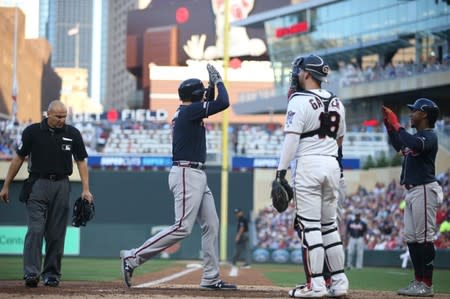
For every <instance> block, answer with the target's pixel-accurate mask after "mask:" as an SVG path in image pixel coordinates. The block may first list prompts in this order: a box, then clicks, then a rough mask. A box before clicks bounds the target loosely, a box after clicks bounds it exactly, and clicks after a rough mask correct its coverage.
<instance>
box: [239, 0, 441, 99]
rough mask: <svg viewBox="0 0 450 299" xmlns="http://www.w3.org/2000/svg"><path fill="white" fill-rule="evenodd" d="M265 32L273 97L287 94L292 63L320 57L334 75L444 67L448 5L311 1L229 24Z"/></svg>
mask: <svg viewBox="0 0 450 299" xmlns="http://www.w3.org/2000/svg"><path fill="white" fill-rule="evenodd" d="M232 25H234V26H246V27H264V29H265V33H266V37H267V42H268V48H269V53H270V59H271V62H272V65H273V68H274V74H275V81H276V82H275V86H276V89H277V91H278V93H284V94H285V92H286V90H287V88H288V84H289V82H288V79H289V73H290V71H291V63H292V60H293V59H294V58H295V57H296V56H297V55H302V56H303V55H309V54H310V53H315V54H318V55H321V56H322V57H324V58H325V59H326V61H327V62H328V63H329V64H330V66H331V68H332V70H334V71H336V70H338V69H339V68H340V67H342V65H343V64H348V63H351V64H353V65H355V66H357V67H359V68H360V69H361V70H363V69H365V68H367V67H372V66H374V65H376V64H378V65H381V66H383V67H384V66H386V65H388V64H390V63H396V62H402V63H411V64H426V63H430V62H432V63H435V62H436V63H443V62H444V60H446V58H448V53H449V43H450V34H449V32H450V1H448V0H447V1H445V0H377V1H373V0H342V1H336V0H316V1H304V2H301V3H299V4H295V5H290V6H286V7H281V8H278V9H275V10H272V11H268V12H264V13H260V14H257V15H253V16H251V17H249V18H247V19H245V20H242V21H240V22H236V23H234V24H232Z"/></svg>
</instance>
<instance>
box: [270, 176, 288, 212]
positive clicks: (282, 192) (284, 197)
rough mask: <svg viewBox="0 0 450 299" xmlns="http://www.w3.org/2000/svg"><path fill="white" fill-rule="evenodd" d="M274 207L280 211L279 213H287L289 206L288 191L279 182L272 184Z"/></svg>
mask: <svg viewBox="0 0 450 299" xmlns="http://www.w3.org/2000/svg"><path fill="white" fill-rule="evenodd" d="M271 197H272V205H273V207H274V208H275V209H276V210H277V211H278V213H283V212H284V211H286V209H287V207H288V205H289V197H288V193H287V191H286V189H284V187H283V185H281V183H280V182H278V181H277V180H274V181H273V182H272V192H271Z"/></svg>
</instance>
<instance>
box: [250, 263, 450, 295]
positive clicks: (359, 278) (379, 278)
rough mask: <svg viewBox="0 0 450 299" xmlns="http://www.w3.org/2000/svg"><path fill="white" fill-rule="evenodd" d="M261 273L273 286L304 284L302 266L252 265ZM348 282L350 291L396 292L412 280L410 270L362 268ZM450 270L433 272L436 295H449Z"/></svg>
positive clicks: (351, 274)
mask: <svg viewBox="0 0 450 299" xmlns="http://www.w3.org/2000/svg"><path fill="white" fill-rule="evenodd" d="M254 268H255V269H257V270H259V271H261V272H263V273H264V274H265V275H266V277H267V278H269V279H270V280H272V281H273V282H274V284H276V285H278V286H281V287H288V286H293V285H296V284H298V283H303V282H305V275H304V272H303V266H301V265H300V266H297V265H279V264H270V265H269V264H267V265H254ZM345 273H346V274H347V276H348V279H349V281H350V288H351V289H358V290H378V291H397V289H399V288H401V287H404V286H406V285H407V284H408V283H409V282H410V280H411V279H412V278H413V271H412V270H411V269H407V270H405V269H401V268H374V267H369V268H363V269H361V270H353V269H352V270H350V271H346V272H345ZM449 281H450V270H439V269H438V270H435V271H434V275H433V288H434V291H435V292H437V293H450V284H449V283H448V282H449Z"/></svg>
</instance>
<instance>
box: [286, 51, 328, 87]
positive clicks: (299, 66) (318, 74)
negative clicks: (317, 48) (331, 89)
mask: <svg viewBox="0 0 450 299" xmlns="http://www.w3.org/2000/svg"><path fill="white" fill-rule="evenodd" d="M302 70H303V71H306V72H308V73H310V74H311V76H313V78H314V79H316V80H318V81H320V82H325V83H326V82H328V81H327V75H328V73H329V71H330V67H329V66H328V64H326V63H325V61H324V60H323V59H322V57H320V56H317V55H314V54H311V55H309V56H307V57H303V56H297V57H296V58H295V59H294V61H293V62H292V71H291V86H295V88H296V90H298V88H299V85H298V75H299V74H300V72H301V71H302Z"/></svg>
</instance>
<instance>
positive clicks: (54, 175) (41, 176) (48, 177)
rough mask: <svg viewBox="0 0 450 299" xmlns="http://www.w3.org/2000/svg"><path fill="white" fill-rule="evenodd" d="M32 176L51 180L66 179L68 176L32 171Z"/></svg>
mask: <svg viewBox="0 0 450 299" xmlns="http://www.w3.org/2000/svg"><path fill="white" fill-rule="evenodd" d="M30 177H34V178H39V179H46V180H50V181H59V180H63V179H66V178H67V177H68V176H67V175H65V174H43V173H30Z"/></svg>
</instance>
